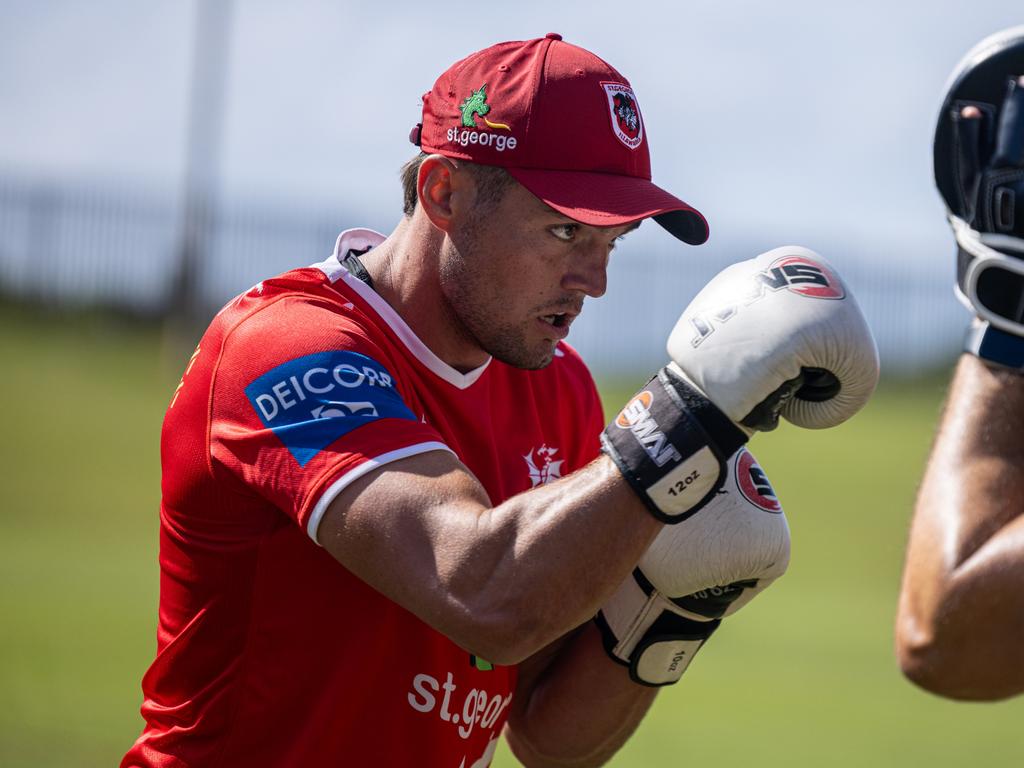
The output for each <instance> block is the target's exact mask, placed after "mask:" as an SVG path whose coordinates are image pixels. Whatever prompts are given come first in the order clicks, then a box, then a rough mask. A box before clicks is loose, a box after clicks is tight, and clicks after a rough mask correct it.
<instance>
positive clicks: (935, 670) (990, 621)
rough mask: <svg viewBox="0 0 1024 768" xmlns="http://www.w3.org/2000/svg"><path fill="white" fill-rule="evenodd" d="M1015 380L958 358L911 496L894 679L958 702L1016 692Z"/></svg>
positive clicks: (1023, 619)
mask: <svg viewBox="0 0 1024 768" xmlns="http://www.w3.org/2000/svg"><path fill="white" fill-rule="evenodd" d="M1022 426H1024V376H1021V375H1019V374H1016V373H1011V372H1008V371H1001V370H998V369H996V368H993V367H990V366H988V365H986V364H985V363H984V362H982V361H981V360H979V359H977V358H976V357H973V356H970V355H964V356H963V357H962V359H961V360H960V363H959V366H958V367H957V370H956V373H955V375H954V377H953V383H952V388H951V391H950V394H949V400H948V402H947V404H946V411H945V414H944V416H943V418H942V423H941V425H940V428H939V432H938V436H937V439H936V442H935V446H934V448H933V449H932V454H931V458H930V459H929V462H928V467H927V470H926V472H925V475H924V481H923V483H922V485H921V489H920V492H919V494H918V499H917V505H916V509H915V513H914V521H913V525H912V527H911V532H910V542H909V546H908V548H907V559H906V566H905V571H904V575H903V588H902V593H901V596H900V604H899V616H898V620H897V637H896V644H897V652H898V656H899V661H900V666H901V667H902V669H903V672H904V673H905V674H906V675H907V677H909V678H910V679H911V680H913V681H914V682H915V683H917V684H918V685H920V686H921V687H923V688H926V689H927V690H930V691H932V692H934V693H937V694H940V695H943V696H948V697H951V698H957V699H977V700H982V699H1001V698H1006V697H1008V696H1013V695H1016V694H1018V693H1021V692H1022V691H1024V589H1021V585H1022V584H1024V517H1022V513H1024V439H1022Z"/></svg>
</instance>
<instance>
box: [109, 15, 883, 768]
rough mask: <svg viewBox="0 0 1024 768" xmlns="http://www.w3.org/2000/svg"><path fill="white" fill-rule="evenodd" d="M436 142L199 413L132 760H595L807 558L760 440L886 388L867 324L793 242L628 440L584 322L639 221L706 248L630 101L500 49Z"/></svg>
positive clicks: (227, 371) (171, 505)
mask: <svg viewBox="0 0 1024 768" xmlns="http://www.w3.org/2000/svg"><path fill="white" fill-rule="evenodd" d="M412 139H413V140H414V142H415V143H417V144H419V145H420V147H421V149H422V153H421V154H420V156H418V157H417V158H416V159H415V160H414V161H413V162H412V163H410V164H409V165H408V166H407V167H406V169H405V171H404V175H403V178H404V183H405V188H406V189H405V200H406V205H405V214H406V215H405V217H404V218H403V220H402V221H401V222H400V223H399V225H398V226H397V228H396V229H395V231H394V232H392V233H391V235H390V236H388V237H387V238H385V237H383V236H382V235H379V234H377V233H375V232H371V231H368V230H358V229H357V230H348V231H346V232H343V233H342V235H341V236H340V237H339V239H338V243H337V246H336V248H335V252H334V254H333V256H332V257H331V258H329V259H327V260H326V261H324V262H322V263H320V264H318V265H316V266H315V267H311V268H308V269H299V270H295V271H293V272H289V273H286V274H285V275H282V276H280V277H278V278H275V279H273V280H267V281H264V282H263V283H260V284H259V285H257V286H255V287H254V288H253V289H251V290H250V291H248V292H247V293H245V294H243V295H242V296H239V297H238V298H237V299H235V300H234V301H233V302H231V303H229V304H228V305H227V306H226V307H225V308H224V309H223V310H222V311H221V312H220V313H219V314H218V316H217V317H216V318H215V319H214V321H213V323H212V324H211V326H210V328H209V330H208V331H207V332H206V334H205V335H204V337H203V339H202V341H201V342H200V345H199V347H198V348H197V350H196V353H195V355H194V356H193V358H192V361H191V362H190V363H189V366H188V368H187V370H186V372H185V375H184V377H183V379H182V382H181V385H180V386H179V388H178V390H177V392H176V393H175V395H174V398H173V400H172V402H171V405H170V407H169V409H168V412H167V417H166V420H165V423H164V430H163V440H162V455H163V464H164V480H163V501H162V505H161V553H160V562H161V596H160V627H159V637H158V654H157V658H156V660H155V662H154V663H153V665H152V667H151V668H150V670H149V672H148V673H147V674H146V677H145V678H144V680H143V688H144V692H145V695H146V700H145V703H144V704H143V710H142V711H143V714H144V716H145V718H146V721H147V726H146V730H145V731H144V733H143V734H142V735H141V736H140V738H139V740H138V741H137V742H136V744H135V745H134V746H133V747H132V749H131V750H130V751H129V753H128V755H127V756H126V757H125V760H124V763H123V765H145V766H185V765H188V766H192V765H221V766H233V765H246V766H253V765H272V766H286V765H288V766H291V765H296V766H298V765H311V766H312V765H315V766H322V765H356V766H361V765H381V766H391V765H395V766H397V765H430V766H433V765H437V766H452V768H456V766H466V767H467V768H468V767H469V766H475V767H476V768H484V766H486V765H488V764H489V763H490V760H491V757H492V756H493V754H494V750H495V747H496V744H497V739H498V737H499V734H500V733H501V732H502V729H503V728H505V731H506V733H507V735H508V738H509V741H510V743H511V744H512V747H513V749H514V750H515V752H516V754H517V755H518V756H519V757H520V759H522V760H523V761H524V762H525V763H527V764H528V765H559V764H563V763H565V762H571V763H572V764H574V765H583V764H598V763H601V762H603V761H604V760H606V759H607V758H608V757H609V756H610V755H611V754H612V753H614V751H615V750H616V749H618V747H619V746H620V745H621V744H622V743H623V742H624V741H625V739H626V738H628V736H629V734H630V733H631V732H632V730H633V729H634V728H635V726H636V724H637V723H638V722H639V720H640V719H641V718H642V717H643V714H644V713H645V711H646V710H647V708H648V706H649V705H650V703H651V701H652V699H653V697H654V692H655V690H656V688H655V686H657V685H662V684H667V683H671V682H674V681H675V680H678V679H679V676H680V675H681V674H682V671H683V669H685V667H686V664H688V663H689V658H690V657H692V654H693V653H694V652H695V651H696V650H697V648H699V647H700V645H701V644H702V643H703V642H704V640H706V639H707V637H708V636H709V635H710V634H711V632H712V631H713V630H714V629H715V627H717V626H718V623H719V621H720V620H721V617H723V616H725V615H728V614H729V613H730V612H732V611H734V610H735V608H737V607H738V606H739V605H742V604H743V603H744V602H745V601H747V600H749V599H750V598H751V597H752V596H753V595H755V594H756V593H757V592H758V591H760V590H761V589H763V588H764V586H765V585H766V584H767V583H769V582H770V581H771V580H772V579H773V578H776V577H777V576H778V575H779V574H780V573H781V571H782V570H784V568H785V563H786V561H787V560H788V541H789V540H788V531H787V529H786V526H785V520H784V518H783V517H782V516H781V514H780V512H781V508H780V507H779V505H778V503H777V500H775V499H774V496H773V494H772V492H771V488H770V486H769V485H768V483H767V480H766V478H765V477H764V474H763V472H761V471H760V469H759V468H758V467H757V465H756V463H755V462H754V460H753V458H752V457H751V456H750V454H749V453H748V452H746V451H745V450H744V449H743V448H742V446H743V444H744V443H745V442H746V440H747V438H748V437H749V435H750V434H752V432H753V431H755V430H757V429H766V428H771V427H772V426H774V424H775V421H776V419H777V418H778V416H779V414H780V413H781V414H782V415H786V416H787V417H788V418H791V419H793V420H794V421H798V422H801V423H805V424H807V425H809V426H827V425H829V424H832V423H838V421H841V420H842V419H844V418H846V417H847V416H849V415H850V414H852V413H853V412H854V411H856V410H857V408H859V407H860V405H862V404H863V402H864V400H865V399H866V397H867V396H868V395H869V394H870V390H871V388H872V387H873V385H874V378H875V377H876V376H877V359H876V357H875V350H874V346H873V343H872V342H871V339H870V334H869V333H868V331H867V328H866V325H864V323H863V318H862V317H861V316H860V314H859V311H858V310H857V309H856V305H855V303H854V302H853V300H852V298H848V297H845V296H844V295H843V294H842V291H843V288H842V286H841V284H840V283H839V281H838V278H836V277H835V276H834V275H833V274H831V273H830V272H829V271H828V269H827V266H825V265H824V264H823V263H818V262H816V261H815V257H814V255H813V254H810V253H809V252H804V251H802V250H801V249H793V250H791V251H787V253H786V254H774V255H769V256H768V257H767V261H765V260H764V259H762V261H757V260H755V261H756V262H757V263H753V262H749V263H746V264H745V265H739V268H740V271H739V272H734V273H730V274H728V275H725V274H724V273H723V277H722V278H721V280H719V281H718V282H717V283H713V284H712V286H709V289H711V288H712V287H713V286H715V285H717V288H715V289H714V290H713V291H711V293H709V301H711V300H712V299H714V301H715V302H716V303H714V304H702V305H700V307H698V308H697V309H700V310H702V311H703V310H705V309H708V307H713V308H714V310H715V313H714V315H713V316H714V317H715V318H718V319H717V320H704V321H701V322H697V321H698V320H699V319H700V318H698V317H696V316H695V317H693V318H691V320H693V323H690V322H689V321H687V322H686V323H684V326H685V327H683V329H682V330H681V331H680V334H679V335H678V339H677V342H678V343H676V344H675V345H674V346H675V348H676V352H674V353H673V357H674V359H675V363H674V364H673V365H674V367H671V368H670V367H666V368H665V369H663V370H662V371H661V372H660V373H659V375H658V376H657V377H656V378H655V379H652V380H651V382H649V383H648V385H647V387H646V388H645V389H644V390H643V391H641V392H640V393H639V394H638V395H637V396H636V397H635V398H634V399H633V400H632V401H631V402H630V404H629V405H628V406H627V408H626V409H624V410H623V412H622V414H620V416H619V417H618V418H617V419H616V421H615V422H614V423H613V425H610V426H609V427H608V428H607V429H606V430H605V431H604V433H603V436H602V424H603V419H602V409H601V405H600V402H599V400H598V396H597V393H596V390H595V388H594V385H593V382H592V380H591V378H590V376H589V373H588V372H587V371H586V369H585V367H584V366H583V364H582V363H581V361H580V359H579V358H578V356H577V355H576V353H575V352H574V351H573V350H572V349H571V348H570V347H568V346H567V345H565V344H564V342H563V339H564V337H565V336H566V334H567V333H568V330H569V327H570V325H571V324H572V322H573V320H574V319H575V317H576V316H577V315H578V314H579V313H580V311H581V309H582V306H583V302H584V299H585V298H586V297H588V296H589V297H598V296H600V295H601V294H602V293H604V291H605V280H606V268H607V264H608V258H609V254H610V252H611V251H612V249H613V248H614V246H615V243H616V242H617V241H618V240H619V239H620V238H621V237H623V236H624V235H625V234H626V233H627V232H629V231H630V230H631V229H633V228H635V227H636V226H637V225H638V224H639V222H640V221H641V220H642V219H644V218H648V217H652V216H653V217H655V218H656V219H657V221H658V222H659V223H660V224H662V225H663V226H664V227H665V228H666V229H668V230H669V231H670V232H672V233H673V234H675V235H676V236H677V237H679V238H681V239H683V240H684V241H686V242H689V243H693V244H698V243H701V242H703V241H704V240H705V239H706V237H707V225H706V223H705V221H704V218H703V216H701V214H699V213H698V212H697V211H695V210H694V209H693V208H692V207H690V206H689V205H687V204H686V203H684V202H683V201H681V200H679V199H678V198H676V197H674V196H672V195H670V194H668V193H667V192H665V191H663V190H661V189H660V188H658V187H656V186H654V185H653V184H652V183H651V181H650V161H649V155H648V151H647V134H646V126H645V125H644V123H643V120H642V116H641V113H640V110H639V107H638V105H637V101H636V97H635V95H634V93H633V91H632V89H631V87H630V85H629V83H628V81H626V79H625V78H624V77H623V76H622V75H621V74H619V73H618V72H617V71H615V70H614V69H612V68H611V67H610V66H609V65H608V64H606V63H605V62H603V61H602V60H601V59H599V58H597V57H596V56H594V55H593V54H591V53H589V52H587V51H585V50H583V49H581V48H578V47H576V46H573V45H570V44H568V43H565V42H562V40H561V38H560V37H559V36H558V35H554V34H552V35H548V36H547V37H545V38H542V39H538V40H530V41H525V42H509V43H502V44H499V45H496V46H492V47H491V48H488V49H485V50H483V51H480V52H478V53H476V54H473V55H472V56H470V57H468V58H466V59H464V60H462V61H460V62H458V63H456V64H455V65H454V66H453V67H452V68H451V69H449V70H448V71H447V72H446V73H445V74H443V75H442V76H441V77H440V78H439V79H438V81H437V83H436V84H435V85H434V88H433V90H432V91H430V92H429V93H428V94H426V95H425V96H424V107H423V122H422V124H421V125H419V126H417V128H416V129H415V130H414V132H413V136H412ZM762 262H763V263H762ZM776 262H778V264H776ZM763 270H767V272H764V274H763V276H764V280H763V281H762V282H757V280H755V279H753V278H752V277H751V276H752V275H760V274H762V271H763ZM772 270H774V271H772ZM766 286H767V287H766ZM820 292H825V294H827V296H822V297H820V298H824V299H826V300H819V298H814V296H815V295H817V294H818V293H820ZM737 297H739V298H742V299H743V300H744V301H745V302H747V304H745V305H744V306H742V307H739V308H737V307H733V308H732V309H731V310H730V311H728V312H727V311H726V309H725V308H724V307H722V306H720V304H721V302H722V301H723V300H725V299H729V300H731V301H736V300H737ZM785 307H792V309H786V308H785ZM695 311H697V310H695ZM776 315H779V316H780V319H779V320H778V321H777V322H774V324H773V327H772V329H771V330H767V329H766V327H765V326H766V325H767V320H766V318H768V317H774V316H776ZM708 317H709V318H710V317H711V315H709V316H708ZM726 321H728V322H726ZM692 328H697V329H703V335H702V336H701V337H700V338H699V339H698V340H697V342H696V343H695V344H691V343H690V329H692ZM755 338H756V343H751V341H752V340H754V339H755ZM745 350H746V351H745ZM712 389H713V390H715V391H716V394H714V395H710V394H705V393H706V392H710V391H711V390H712ZM602 451H603V452H604V454H606V455H602ZM704 512H707V513H708V514H703V513H704ZM652 542H653V544H652ZM638 563H640V564H641V566H642V567H640V568H636V567H637V565H638ZM634 568H636V571H635V572H634ZM673 597H678V598H680V602H679V603H676V602H673V601H672V600H671V599H670V598H673ZM599 610H600V611H601V621H600V623H599V624H598V623H593V622H591V621H590V619H592V618H593V617H594V616H595V614H597V613H598V612H599Z"/></svg>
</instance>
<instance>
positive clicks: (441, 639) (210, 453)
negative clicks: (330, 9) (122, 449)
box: [122, 230, 603, 768]
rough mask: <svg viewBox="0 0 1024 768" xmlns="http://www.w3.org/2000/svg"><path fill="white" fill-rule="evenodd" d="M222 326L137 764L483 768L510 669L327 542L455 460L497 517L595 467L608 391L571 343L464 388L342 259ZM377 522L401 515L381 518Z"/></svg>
mask: <svg viewBox="0 0 1024 768" xmlns="http://www.w3.org/2000/svg"><path fill="white" fill-rule="evenodd" d="M382 239H383V238H382V236H381V235H379V234H378V233H375V232H371V231H369V230H349V231H347V232H344V233H342V235H341V236H340V237H339V238H338V244H337V246H336V248H335V252H334V255H333V256H332V257H331V258H329V259H328V260H326V261H325V262H323V263H321V264H318V265H316V266H314V267H310V268H307V269H298V270H294V271H292V272H288V273H285V274H284V275H281V276H279V277H277V278H274V279H272V280H267V281H265V282H263V283H260V284H258V285H257V286H255V287H254V288H252V289H251V290H249V291H248V292H247V293H245V294H243V295H241V296H239V297H238V298H236V299H235V300H233V301H232V302H231V303H229V304H228V305H227V306H226V307H225V308H224V309H223V310H221V312H220V313H219V314H218V315H217V317H216V318H215V319H214V321H213V322H212V323H211V325H210V327H209V329H208V330H207V332H206V333H205V335H204V336H203V338H202V341H201V342H200V344H199V347H198V348H197V349H196V352H195V354H194V355H193V357H192V360H191V361H190V362H189V364H188V368H187V370H186V372H185V375H184V376H183V378H182V382H181V384H180V385H179V387H178V389H177V391H176V392H175V394H174V398H173V400H172V402H171V405H170V407H169V408H168V410H167V415H166V417H165V420H164V426H163V434H162V440H161V454H162V462H163V489H162V490H163V496H162V502H161V507H160V523H161V524H160V616H159V628H158V636H157V656H156V660H155V661H154V662H153V664H152V666H151V667H150V668H149V671H148V672H147V673H146V675H145V677H144V678H143V681H142V687H143V693H144V695H145V700H144V703H143V705H142V714H143V716H144V718H145V720H146V727H145V730H144V731H143V733H142V735H141V736H140V737H139V739H138V740H137V741H136V743H135V744H134V746H133V747H132V748H131V750H130V751H129V752H128V754H127V755H126V756H125V758H124V761H123V762H122V766H161V767H165V768H170V767H171V766H174V767H175V768H177V767H178V766H208V765H210V766H212V765H216V766H221V767H223V768H228V767H229V766H247V767H250V768H251V766H280V767H283V766H318V767H319V766H342V765H344V766H408V765H417V766H438V768H460V766H461V768H471V767H472V768H484V767H485V766H487V765H488V764H489V763H490V761H491V757H492V756H493V754H494V750H495V747H496V745H497V739H498V736H499V734H500V732H501V728H502V725H503V723H504V722H505V719H506V717H507V714H508V706H509V702H510V701H511V698H512V691H513V687H514V684H515V679H516V669H515V668H514V667H494V668H493V669H487V668H486V667H487V666H488V665H486V664H475V663H474V660H473V659H472V657H470V655H469V654H468V653H467V652H466V651H464V650H462V649H461V648H459V647H458V646H457V645H455V644H454V643H453V642H452V641H451V640H449V639H448V638H447V637H445V636H444V635H442V634H441V633H439V632H437V631H436V630H434V629H433V628H431V627H430V626H428V625H427V624H425V623H424V622H422V621H421V620H420V619H418V618H417V617H416V616H414V615H413V614H412V613H410V612H408V611H406V610H405V609H403V608H402V607H400V606H399V605H397V604H396V603H394V602H392V601H390V600H388V599H387V598H385V597H384V596H383V595H381V594H380V593H378V592H376V591H375V590H374V589H372V588H371V587H369V586H368V585H366V584H365V583H364V582H362V581H360V580H359V579H358V578H356V577H355V576H354V575H352V574H351V573H350V572H349V571H348V570H347V569H346V568H344V567H343V566H342V565H341V564H340V563H338V562H337V561H336V560H334V559H333V558H332V557H331V556H330V555H329V554H328V553H327V552H326V551H325V550H323V549H322V548H321V547H320V546H319V545H318V544H317V542H316V533H317V526H318V524H319V522H320V519H321V517H322V516H323V514H324V512H325V510H326V509H327V506H328V505H329V503H330V502H331V500H332V499H333V498H335V496H336V495H337V494H338V493H339V492H340V491H341V490H342V489H344V488H345V487H346V486H347V485H348V484H350V483H351V482H352V481H353V480H355V479H356V478H358V477H360V476H361V475H363V474H365V473H366V472H369V471H371V470H373V469H375V468H377V467H380V466H382V465H386V464H387V463H388V462H391V461H394V460H396V459H399V458H403V457H406V456H412V455H415V454H417V453H422V452H425V451H433V450H447V451H451V452H453V453H454V454H455V455H456V456H457V457H458V458H459V459H460V460H461V461H462V462H463V463H464V464H465V465H466V466H467V467H469V469H470V470H471V471H472V472H473V474H474V475H475V476H476V478H477V479H478V480H479V481H480V483H481V484H482V485H483V487H484V488H485V489H486V491H487V493H488V495H489V496H490V499H491V501H492V502H493V503H494V504H498V503H500V502H502V501H504V500H505V499H508V498H509V497H510V496H513V495H514V494H517V493H520V492H522V491H525V490H528V489H529V488H531V487H533V486H535V485H538V484H540V483H544V482H547V481H550V480H555V479H557V478H558V477H560V476H561V475H563V474H566V473H568V472H571V471H573V470H575V469H577V468H578V467H581V466H583V465H584V464H586V463H588V462H589V461H591V460H592V459H593V458H594V457H595V456H596V455H597V454H598V452H599V442H598V436H599V433H600V430H601V428H602V425H603V417H602V411H601V407H600V402H599V400H598V396H597V392H596V389H595V387H594V384H593V381H592V379H591V377H590V374H589V373H588V372H587V370H586V368H585V366H584V365H583V363H582V362H581V360H580V359H579V357H578V356H577V354H576V353H575V351H573V350H572V349H571V348H570V347H568V346H567V345H565V344H560V345H559V346H558V348H557V349H556V353H555V357H554V360H553V361H552V363H551V364H550V365H549V366H547V367H546V368H544V369H542V370H537V371H524V370H519V369H516V368H513V367H511V366H508V365H505V364H503V363H501V362H499V361H497V360H490V361H489V362H488V363H486V364H485V365H483V366H481V367H480V368H477V369H476V370H473V371H470V372H469V373H465V374H463V373H460V372H458V371H456V370H455V369H453V368H451V367H450V366H448V365H446V364H445V363H444V362H442V361H441V360H440V359H438V358H437V357H436V356H435V355H434V354H433V353H432V352H431V351H430V350H429V349H428V348H427V347H426V346H425V345H424V344H423V343H422V342H421V341H420V340H419V339H418V338H417V337H416V336H415V334H414V333H413V332H412V330H411V329H410V328H409V327H408V326H407V325H406V324H405V322H404V321H403V320H402V319H401V317H399V315H398V314H397V313H396V312H395V311H394V310H393V309H392V308H391V307H390V306H389V305H388V304H387V303H386V302H385V301H384V300H383V299H381V298H380V297H379V296H378V295H377V294H376V293H375V292H374V291H373V289H372V288H371V287H370V286H368V285H367V284H366V283H364V282H362V281H361V280H359V279H358V278H356V277H355V276H354V275H353V274H351V273H350V272H349V271H348V270H346V269H345V268H344V267H343V266H342V264H341V261H342V260H343V259H344V258H345V256H346V254H347V253H348V252H349V251H350V250H355V251H362V250H364V249H366V248H369V247H373V246H374V245H376V244H378V243H380V242H381V240H382ZM380 513H381V514H388V510H386V509H382V510H381V511H380Z"/></svg>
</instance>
